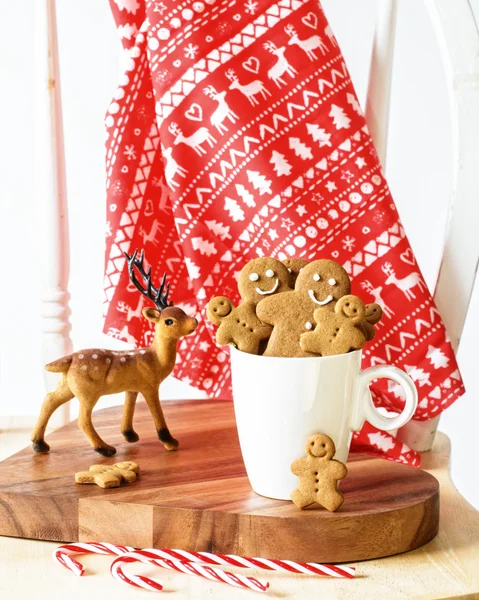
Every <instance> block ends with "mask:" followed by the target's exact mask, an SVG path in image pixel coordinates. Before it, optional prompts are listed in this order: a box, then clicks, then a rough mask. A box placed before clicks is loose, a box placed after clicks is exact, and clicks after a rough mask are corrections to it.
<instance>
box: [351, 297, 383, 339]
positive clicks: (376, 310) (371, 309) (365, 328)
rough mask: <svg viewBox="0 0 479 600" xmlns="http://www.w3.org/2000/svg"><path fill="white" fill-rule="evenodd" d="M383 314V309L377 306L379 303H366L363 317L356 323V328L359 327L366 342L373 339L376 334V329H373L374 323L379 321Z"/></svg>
mask: <svg viewBox="0 0 479 600" xmlns="http://www.w3.org/2000/svg"><path fill="white" fill-rule="evenodd" d="M382 316H383V309H382V308H381V307H380V306H379V304H376V303H373V304H366V312H365V315H364V319H363V320H362V321H361V322H360V323H358V324H357V325H356V327H357V328H358V329H360V330H361V331H362V332H363V334H364V337H365V338H366V341H367V342H370V341H371V340H372V339H374V336H375V335H376V330H375V329H374V325H376V323H379V321H380V320H381V319H382Z"/></svg>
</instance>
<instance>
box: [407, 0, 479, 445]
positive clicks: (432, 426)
mask: <svg viewBox="0 0 479 600" xmlns="http://www.w3.org/2000/svg"><path fill="white" fill-rule="evenodd" d="M425 3H426V7H427V9H428V11H429V15H430V17H431V21H432V24H433V27H434V31H435V34H436V37H437V39H438V43H439V48H440V51H441V55H442V59H443V63H444V68H445V71H446V80H447V84H448V90H449V105H450V114H451V125H452V137H453V190H452V194H451V198H450V202H449V221H448V227H447V234H446V241H445V246H444V252H443V257H442V263H441V268H440V272H439V276H438V280H437V283H436V290H435V293H434V299H435V301H436V304H437V307H438V309H439V311H440V313H441V315H442V317H443V319H444V323H445V325H446V329H447V332H448V335H449V337H450V339H451V343H452V346H453V348H454V349H455V350H457V349H458V347H459V342H460V339H461V334H462V330H463V327H464V323H465V320H466V315H467V310H468V308H469V302H470V299H471V296H472V292H473V289H474V282H475V279H476V273H477V268H478V263H479V236H478V233H477V232H478V227H479V170H478V161H479V31H478V28H477V24H476V22H475V19H474V14H473V12H472V8H471V5H470V3H469V2H468V0H455V1H454V2H451V1H450V0H426V2H425ZM438 423H439V417H436V418H435V419H431V420H429V421H410V422H409V423H408V424H407V425H405V426H404V427H403V428H402V429H400V430H399V432H398V438H399V439H400V440H401V441H403V442H404V443H405V444H407V445H408V446H410V447H412V448H414V449H415V450H419V451H426V450H430V449H431V447H432V444H433V442H434V436H435V433H436V429H437V426H438Z"/></svg>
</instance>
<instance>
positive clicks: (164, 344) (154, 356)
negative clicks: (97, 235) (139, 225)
mask: <svg viewBox="0 0 479 600" xmlns="http://www.w3.org/2000/svg"><path fill="white" fill-rule="evenodd" d="M125 254H126V253H125ZM136 256H137V251H135V252H134V254H132V255H131V256H129V255H128V254H126V257H127V259H128V271H129V274H130V278H131V280H132V282H133V283H134V284H135V286H136V288H137V289H138V290H139V291H140V292H141V293H142V294H143V295H145V296H146V297H147V298H149V299H150V300H152V301H153V302H154V303H155V306H156V308H144V309H143V310H142V313H143V316H144V317H145V319H148V321H151V322H153V323H154V324H155V336H154V338H153V343H152V344H151V346H150V347H149V348H138V349H136V350H126V351H122V352H116V351H115V352H114V351H111V350H81V351H80V352H75V353H74V354H70V355H69V356H65V357H63V358H60V359H58V360H55V361H53V362H52V363H49V364H48V365H46V367H45V368H46V370H47V371H50V372H53V373H62V379H61V380H60V382H59V384H58V386H57V388H56V390H55V391H53V392H51V393H49V394H47V396H46V398H45V400H44V402H43V406H42V410H41V413H40V417H39V418H38V422H37V424H36V426H35V429H34V430H33V432H32V442H33V449H34V450H35V452H48V451H49V449H50V447H49V446H48V444H47V443H46V442H45V440H44V435H45V429H46V427H47V424H48V420H49V419H50V417H51V415H52V414H53V412H54V411H55V410H56V409H57V408H58V407H59V406H61V405H62V404H64V403H65V402H68V401H69V400H71V399H72V398H74V397H75V396H76V397H77V398H78V400H79V402H80V414H79V418H78V424H79V426H80V428H81V430H82V431H83V433H84V434H85V436H86V437H87V438H88V441H89V442H90V445H91V446H92V448H93V449H94V450H95V451H96V452H98V453H99V454H101V455H103V456H112V455H113V454H115V452H116V449H115V448H114V447H113V446H109V445H108V444H106V443H105V442H104V441H103V440H102V439H101V437H100V436H99V435H98V433H97V432H96V431H95V428H94V427H93V424H92V420H91V417H92V411H93V407H94V406H95V404H96V403H97V402H98V400H99V398H100V397H101V396H105V395H107V394H115V393H118V392H125V406H124V412H123V420H122V424H121V432H122V434H123V436H124V437H125V439H126V440H127V441H128V442H136V441H138V435H137V434H136V432H135V431H134V430H133V412H134V410H135V402H136V397H137V395H138V393H141V394H143V396H144V398H145V400H146V402H147V404H148V408H149V409H150V412H151V415H152V417H153V420H154V422H155V427H156V430H157V432H158V438H159V440H160V441H161V442H163V445H164V447H165V448H166V449H167V450H176V448H177V447H178V442H177V440H175V439H174V438H173V437H172V436H171V434H170V432H169V430H168V427H167V425H166V421H165V417H164V416H163V411H162V410H161V405H160V399H159V387H160V384H161V382H162V381H163V380H164V379H165V378H166V377H167V376H168V375H169V374H170V373H171V371H172V370H173V367H174V366H175V360H176V345H177V342H178V340H179V339H180V338H182V337H184V336H185V335H189V334H190V333H193V331H194V330H195V329H196V327H197V325H198V321H197V320H196V319H195V318H193V317H189V316H188V315H187V314H185V313H184V312H183V311H182V310H181V308H177V307H175V306H173V303H172V302H170V303H168V292H169V287H170V285H169V284H168V285H166V287H165V282H166V273H164V275H163V279H162V281H161V285H160V287H159V288H158V289H155V288H154V287H153V285H152V283H151V267H150V268H149V269H148V272H146V271H145V269H144V267H143V259H144V254H143V252H142V253H141V255H140V258H139V259H137V257H136ZM135 267H136V269H137V270H138V273H139V274H140V275H141V277H142V279H143V283H144V284H145V286H146V287H143V286H142V284H141V283H140V282H139V281H138V280H137V278H136V275H135Z"/></svg>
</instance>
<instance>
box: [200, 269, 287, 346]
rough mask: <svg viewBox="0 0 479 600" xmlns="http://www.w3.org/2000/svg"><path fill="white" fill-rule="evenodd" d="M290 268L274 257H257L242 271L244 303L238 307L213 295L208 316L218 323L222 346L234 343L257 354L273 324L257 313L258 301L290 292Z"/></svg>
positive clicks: (241, 288) (219, 342)
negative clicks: (264, 321)
mask: <svg viewBox="0 0 479 600" xmlns="http://www.w3.org/2000/svg"><path fill="white" fill-rule="evenodd" d="M289 281H290V274H289V272H288V269H287V268H286V267H285V266H284V265H283V264H282V263H281V262H280V261H279V260H276V259H275V258H255V259H253V260H250V261H249V262H248V263H247V264H246V265H245V266H244V267H243V268H242V269H241V271H240V274H239V278H238V289H239V292H240V295H241V298H242V300H243V302H242V303H241V304H239V306H238V307H236V308H235V306H234V304H233V302H232V301H231V300H229V298H225V297H224V296H218V297H217V298H213V299H212V300H210V302H209V303H208V306H207V307H206V315H207V317H208V319H209V320H210V321H211V322H212V323H213V324H215V325H219V329H218V331H217V332H216V341H217V342H218V344H220V345H226V344H234V345H235V346H236V347H237V348H238V350H241V351H242V352H247V353H249V354H258V352H259V348H260V344H261V342H262V341H263V340H267V339H268V338H269V336H270V334H271V331H272V327H271V326H270V325H266V324H265V323H263V322H262V321H260V319H259V318H258V317H257V316H256V305H257V303H258V302H259V301H260V300H261V299H262V298H265V297H267V296H271V295H272V294H276V293H278V292H285V291H291V288H290V287H289Z"/></svg>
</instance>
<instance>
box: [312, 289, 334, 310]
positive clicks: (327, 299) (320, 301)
mask: <svg viewBox="0 0 479 600" xmlns="http://www.w3.org/2000/svg"><path fill="white" fill-rule="evenodd" d="M308 294H309V297H310V298H311V300H312V301H313V302H315V303H316V304H319V306H324V305H325V304H329V303H330V302H331V300H333V297H332V296H331V294H329V296H326V298H325V299H324V300H317V298H316V296H315V295H314V290H308Z"/></svg>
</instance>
